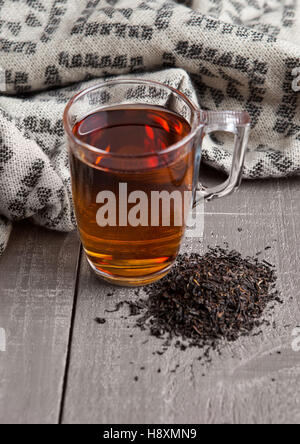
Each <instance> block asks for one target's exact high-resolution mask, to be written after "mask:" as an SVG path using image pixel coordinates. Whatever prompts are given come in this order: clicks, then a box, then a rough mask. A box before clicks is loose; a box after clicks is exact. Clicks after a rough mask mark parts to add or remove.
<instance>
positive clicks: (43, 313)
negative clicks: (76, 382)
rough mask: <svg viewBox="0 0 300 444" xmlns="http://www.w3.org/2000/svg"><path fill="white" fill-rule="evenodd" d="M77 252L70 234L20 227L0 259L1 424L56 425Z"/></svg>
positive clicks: (27, 225) (29, 225)
mask: <svg viewBox="0 0 300 444" xmlns="http://www.w3.org/2000/svg"><path fill="white" fill-rule="evenodd" d="M78 250H79V242H78V240H77V235H76V234H75V233H73V234H60V233H54V232H50V231H47V230H44V229H41V228H38V227H34V226H33V225H31V224H27V223H22V224H20V225H16V227H15V228H14V230H13V233H12V238H11V240H10V243H9V246H8V249H7V251H6V252H5V253H4V255H3V256H2V257H1V258H0V328H2V329H4V331H5V335H6V351H0V422H1V423H2V424H3V423H4V424H7V423H13V424H19V423H20V424H26V423H29V424H32V423H35V424H36V423H56V422H57V421H58V417H59V409H60V402H61V392H62V386H63V379H64V373H65V365H66V355H67V348H68V339H69V331H70V323H71V322H70V321H71V313H72V306H73V295H74V285H75V277H76V264H77V257H78ZM2 331H3V330H2ZM2 345H3V344H2Z"/></svg>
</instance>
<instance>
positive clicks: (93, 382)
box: [63, 178, 300, 424]
mask: <svg viewBox="0 0 300 444" xmlns="http://www.w3.org/2000/svg"><path fill="white" fill-rule="evenodd" d="M299 192H300V181H299V178H298V179H289V180H281V181H278V180H275V181H264V182H244V183H243V184H242V187H241V189H240V190H239V191H238V192H237V193H236V194H234V195H231V196H229V197H227V198H224V199H222V200H216V201H213V202H210V203H207V204H205V229H204V240H203V242H199V239H186V240H185V242H184V245H183V250H185V251H205V250H206V248H207V246H208V245H212V246H213V245H218V244H222V243H223V242H228V243H229V244H230V246H231V247H232V248H235V249H238V250H240V251H241V252H242V253H243V254H245V255H248V254H255V253H256V252H258V251H261V250H263V251H264V248H265V247H267V246H269V245H270V246H271V247H272V248H271V249H270V250H267V251H264V253H263V257H264V258H265V259H267V260H269V261H271V262H272V263H274V264H275V265H276V266H277V269H278V274H279V282H278V287H279V290H280V291H281V294H282V297H283V299H284V305H282V306H281V305H278V306H276V308H275V309H274V310H272V311H271V312H270V313H269V314H268V317H269V319H270V320H271V321H272V322H275V323H276V328H271V327H264V328H263V335H262V336H256V337H245V338H242V339H240V340H239V341H238V342H236V343H234V344H229V345H228V344H227V345H226V344H224V347H223V351H222V355H221V356H218V355H215V356H213V362H212V364H210V365H209V366H207V365H206V366H204V367H203V366H201V364H200V363H199V361H197V357H198V356H199V352H198V351H197V350H187V351H185V352H181V351H178V350H177V349H173V348H172V349H169V350H168V351H167V353H166V354H165V355H164V356H159V355H158V354H156V351H157V350H159V349H160V341H159V340H157V339H155V338H149V336H148V334H147V333H146V332H140V331H139V330H137V329H135V328H134V327H133V324H134V322H135V321H134V318H130V317H129V318H128V319H125V318H126V317H127V315H128V313H127V311H126V308H124V310H121V311H120V312H118V313H105V310H106V309H111V308H113V307H114V306H115V303H116V302H119V301H121V300H123V299H127V300H128V299H133V300H134V299H135V298H136V296H135V294H134V291H133V290H132V289H115V290H114V292H113V293H114V294H113V296H110V295H109V293H110V292H111V288H110V287H108V286H107V285H105V284H102V283H101V281H99V280H97V279H96V278H95V277H94V276H93V275H92V274H91V273H90V271H89V269H88V266H87V264H86V261H85V260H83V262H82V264H81V269H80V280H79V288H78V300H77V310H76V316H75V324H74V331H73V341H72V348H71V355H70V368H69V374H68V379H67V387H66V398H65V404H64V405H65V409H64V412H63V422H65V423H72V424H74V423H82V422H83V423H170V424H174V423H236V424H239V423H268V424H270V423H299V422H300V352H298V353H297V352H296V351H293V350H292V340H293V337H292V333H293V329H294V328H295V327H297V326H300V310H299V308H300V307H299V305H300V248H299V247H300V239H299V235H298V233H299V232H300V200H299ZM239 228H242V230H243V231H242V232H240V231H239V230H238V229H239ZM96 316H103V317H105V318H106V319H107V322H106V323H105V324H103V325H98V324H96V322H95V321H94V318H95V317H96ZM122 316H123V318H122ZM279 353H280V354H279ZM177 365H179V367H178V368H177V369H176V367H177ZM141 367H145V369H144V370H142V369H141ZM158 370H161V372H160V373H158ZM135 376H138V381H135V380H134V378H135Z"/></svg>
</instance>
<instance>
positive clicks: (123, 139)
mask: <svg viewBox="0 0 300 444" xmlns="http://www.w3.org/2000/svg"><path fill="white" fill-rule="evenodd" d="M143 119H144V120H143ZM64 128H65V132H66V134H67V139H68V146H69V154H70V167H71V178H72V191H73V201H74V207H75V213H76V219H77V224H78V229H79V233H80V237H81V241H82V244H83V248H84V251H85V254H86V256H87V260H88V262H89V264H90V266H91V268H92V269H93V271H94V272H95V273H96V274H97V275H98V276H100V277H101V278H103V279H105V280H107V281H109V282H110V283H114V284H117V285H125V286H139V285H145V284H148V283H150V282H153V281H155V280H158V279H160V278H161V277H163V276H164V275H166V274H167V272H168V271H169V270H170V268H171V266H172V265H173V263H174V262H175V260H176V257H177V254H178V251H179V249H180V245H181V242H182V239H183V237H184V234H185V229H186V225H187V217H188V214H189V213H190V212H191V209H192V207H193V206H195V205H196V204H197V199H199V196H202V197H203V198H205V199H206V200H210V199H212V198H214V197H223V196H225V195H227V194H229V193H231V192H232V191H234V190H235V189H236V188H238V186H239V185H240V182H241V178H242V169H243V163H244V156H245V152H246V148H247V142H248V135H249V130H250V117H249V115H248V114H247V113H246V112H236V111H221V112H211V111H202V110H200V109H198V108H197V107H196V106H195V105H194V104H193V103H192V102H191V101H190V100H189V99H188V98H187V97H186V96H185V95H184V94H182V93H181V92H180V91H177V90H176V89H174V88H172V87H170V86H167V85H164V84H161V83H158V82H153V81H148V80H125V79H124V80H120V79H119V80H112V81H108V82H104V83H101V84H99V85H96V86H93V87H90V88H88V89H86V90H83V91H82V92H80V93H79V94H77V95H75V96H74V97H73V98H72V99H71V100H70V102H69V103H68V105H67V107H66V109H65V112H64ZM214 131H226V132H231V133H233V134H234V136H235V141H234V149H233V156H232V167H231V172H230V174H229V177H228V179H227V180H226V181H225V182H224V183H222V184H220V185H218V186H216V187H214V188H210V189H209V188H206V187H205V186H203V185H201V184H199V168H200V161H201V150H202V140H203V137H204V135H206V134H209V133H212V132H214ZM141 135H143V137H142V136H141Z"/></svg>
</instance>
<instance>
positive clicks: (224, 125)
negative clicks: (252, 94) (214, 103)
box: [195, 111, 251, 204]
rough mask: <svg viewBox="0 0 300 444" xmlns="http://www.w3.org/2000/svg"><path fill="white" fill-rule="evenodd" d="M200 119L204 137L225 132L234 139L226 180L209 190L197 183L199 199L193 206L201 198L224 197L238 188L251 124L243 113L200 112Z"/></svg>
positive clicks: (247, 116)
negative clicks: (217, 132)
mask: <svg viewBox="0 0 300 444" xmlns="http://www.w3.org/2000/svg"><path fill="white" fill-rule="evenodd" d="M200 119H201V121H202V122H205V127H204V134H205V135H206V134H210V133H212V132H215V131H226V132H230V133H233V134H234V135H235V137H234V150H233V157H232V165H231V170H230V173H229V177H228V179H227V180H226V181H225V182H223V183H221V184H220V185H217V186H215V187H211V188H207V187H206V186H204V185H202V184H201V183H199V185H198V191H199V192H200V194H201V197H199V198H198V199H197V200H196V202H195V204H197V202H198V201H199V200H200V199H201V198H203V197H204V199H205V200H208V201H209V200H211V199H214V198H216V197H223V196H226V195H227V194H230V193H231V192H233V191H235V190H236V189H237V188H238V187H239V186H240V183H241V180H242V173H243V165H244V159H245V154H246V149H247V145H248V138H249V132H250V124H251V120H250V116H249V114H248V113H247V112H245V111H220V112H219V111H200Z"/></svg>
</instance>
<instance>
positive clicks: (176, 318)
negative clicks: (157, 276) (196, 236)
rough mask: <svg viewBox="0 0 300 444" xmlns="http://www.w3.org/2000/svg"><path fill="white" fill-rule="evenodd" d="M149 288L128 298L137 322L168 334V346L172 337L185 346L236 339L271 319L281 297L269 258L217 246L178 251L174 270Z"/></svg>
mask: <svg viewBox="0 0 300 444" xmlns="http://www.w3.org/2000/svg"><path fill="white" fill-rule="evenodd" d="M145 291H146V295H147V297H146V298H145V299H138V301H136V302H129V301H126V302H125V303H126V304H128V306H129V309H130V314H131V315H132V316H139V318H138V319H137V322H136V325H137V326H138V327H140V328H141V329H143V330H148V331H149V332H150V334H151V335H154V336H156V337H159V338H161V339H164V347H165V349H166V348H167V347H168V346H169V345H170V344H171V343H173V340H174V339H175V345H176V346H177V347H180V348H181V349H183V350H184V349H186V347H193V346H196V347H200V348H204V347H206V346H208V347H213V348H217V346H218V344H219V343H220V341H221V340H224V339H225V340H227V341H235V340H237V339H238V338H239V337H240V336H243V335H246V334H250V333H251V332H252V331H253V330H254V329H255V328H256V327H259V326H260V325H262V324H263V323H264V322H267V321H264V319H263V313H264V310H265V309H266V307H267V305H268V304H269V303H270V302H272V301H273V302H279V303H282V301H281V300H280V298H279V296H278V292H277V291H276V274H275V271H274V267H273V266H272V265H271V264H269V263H268V262H266V261H259V260H258V258H257V257H256V258H250V257H247V258H243V257H242V256H241V254H240V253H238V252H236V251H229V250H226V249H223V248H219V247H217V248H213V249H212V248H211V249H209V251H208V252H207V253H206V254H205V255H204V256H201V255H199V254H196V253H193V254H190V255H187V254H184V255H180V256H179V257H178V260H177V262H176V264H175V265H174V266H173V268H172V269H171V271H170V273H169V274H168V275H167V276H166V277H165V278H163V279H162V280H160V281H158V282H156V283H155V284H152V285H150V286H148V287H146V288H145ZM123 304H124V302H122V303H121V304H119V306H117V309H119V308H120V306H121V305H123Z"/></svg>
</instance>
